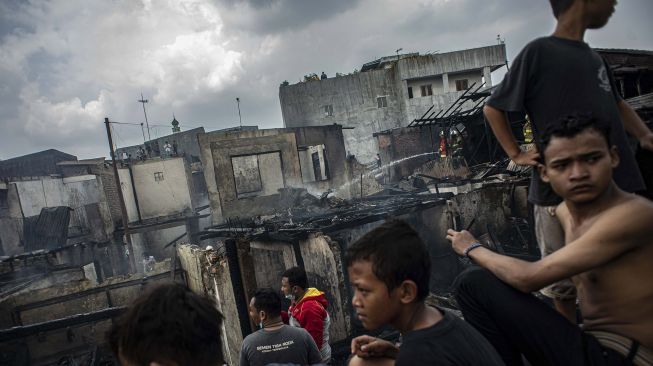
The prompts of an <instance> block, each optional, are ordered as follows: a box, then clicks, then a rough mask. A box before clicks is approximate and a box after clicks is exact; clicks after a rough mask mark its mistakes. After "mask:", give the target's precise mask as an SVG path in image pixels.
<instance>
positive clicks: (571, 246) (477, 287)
mask: <svg viewBox="0 0 653 366" xmlns="http://www.w3.org/2000/svg"><path fill="white" fill-rule="evenodd" d="M609 128H610V127H609V124H608V123H607V122H604V121H601V120H599V119H597V118H594V117H591V116H588V115H572V116H568V117H565V118H563V119H561V120H560V121H558V122H557V123H556V124H551V125H550V126H549V128H548V129H547V130H546V131H544V134H543V136H542V137H541V140H540V141H541V145H540V149H541V150H540V151H541V152H542V155H543V156H544V163H543V165H540V166H539V170H540V173H541V175H542V179H543V180H544V181H545V182H547V183H550V184H551V186H552V187H553V190H554V191H555V192H556V193H557V194H559V195H560V196H561V197H562V198H564V201H563V203H561V204H560V205H559V206H558V207H557V208H556V215H557V216H558V218H559V219H560V222H561V223H562V227H563V229H564V233H565V238H566V244H565V246H564V247H563V248H561V249H560V250H558V251H556V252H555V253H552V254H551V255H548V256H546V257H544V258H542V259H541V260H539V261H537V262H527V261H523V260H520V259H516V258H512V257H509V256H505V255H502V254H498V253H495V252H493V251H491V250H489V249H487V248H484V247H483V246H482V245H481V244H480V243H479V242H478V241H477V240H476V239H475V238H474V237H473V236H472V234H470V233H469V232H468V231H462V232H457V231H454V230H451V229H450V230H448V232H447V239H448V240H450V241H451V243H452V246H453V249H454V250H455V251H456V253H458V254H460V255H464V256H466V257H468V258H471V259H472V260H473V261H474V262H476V263H477V264H478V265H480V266H481V267H483V268H472V269H469V270H467V271H466V272H463V273H462V274H461V275H460V277H459V278H458V279H457V280H456V300H457V301H458V304H459V305H460V308H461V310H462V312H463V315H464V316H465V319H466V320H467V321H468V322H469V323H470V324H472V325H473V326H474V327H476V329H478V330H479V331H480V332H481V333H483V334H484V335H485V336H486V338H487V339H488V340H489V341H490V342H491V343H492V344H493V345H494V347H495V348H496V349H497V351H499V354H500V355H501V357H502V358H503V360H504V361H505V362H506V364H507V365H520V366H521V365H523V363H522V358H521V355H524V356H525V357H526V359H528V361H529V362H531V363H532V364H534V365H574V366H576V365H580V366H583V365H588V366H589V365H592V366H597V365H602V366H607V365H636V366H638V365H653V331H652V330H653V306H651V304H653V282H651V281H650V280H648V279H650V278H653V266H652V265H651V258H653V226H652V225H651V223H653V202H651V201H649V200H647V199H646V198H643V197H640V196H637V195H634V194H630V193H626V192H624V191H623V190H621V189H620V188H619V187H618V186H617V185H616V184H615V182H614V181H613V180H612V171H613V169H614V168H616V167H617V165H618V164H619V163H620V159H619V155H618V153H617V147H616V146H614V145H612V144H611V141H610V132H609ZM570 277H571V278H572V279H573V281H574V284H575V285H576V288H577V289H578V295H579V298H580V300H581V301H580V309H581V313H582V315H583V321H584V326H583V328H582V329H581V328H580V327H578V326H576V325H575V324H571V323H570V322H568V321H567V320H565V319H564V317H562V316H561V315H560V314H558V313H557V312H556V311H554V310H553V309H551V308H550V307H548V306H547V305H546V304H544V303H543V302H542V301H540V300H538V299H537V298H535V296H533V295H532V294H531V292H532V291H537V290H539V289H541V288H542V287H544V286H546V285H549V284H552V283H555V282H556V281H559V280H561V279H563V278H570Z"/></svg>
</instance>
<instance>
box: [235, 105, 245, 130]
mask: <svg viewBox="0 0 653 366" xmlns="http://www.w3.org/2000/svg"><path fill="white" fill-rule="evenodd" d="M236 104H238V120H239V121H240V128H241V129H242V128H243V119H242V117H241V116H240V98H236Z"/></svg>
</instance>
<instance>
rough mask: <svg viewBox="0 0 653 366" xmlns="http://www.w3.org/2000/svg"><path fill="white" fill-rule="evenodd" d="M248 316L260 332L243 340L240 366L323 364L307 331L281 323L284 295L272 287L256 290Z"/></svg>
mask: <svg viewBox="0 0 653 366" xmlns="http://www.w3.org/2000/svg"><path fill="white" fill-rule="evenodd" d="M249 317H250V318H251V319H252V321H253V322H254V323H256V324H258V326H259V328H260V329H259V330H258V331H256V332H254V333H252V334H250V335H248V336H247V337H245V339H244V340H243V348H242V349H241V351H240V363H239V365H240V366H264V365H268V364H271V363H281V364H293V365H294V364H297V365H308V364H317V363H319V362H320V352H319V351H318V350H317V346H316V345H315V342H314V341H313V338H311V336H310V335H309V334H308V332H306V330H304V329H301V328H296V327H291V326H288V325H286V324H284V323H283V321H282V320H281V296H279V293H278V292H276V291H274V290H273V289H271V288H263V289H258V290H256V291H255V292H254V296H252V300H251V301H250V303H249Z"/></svg>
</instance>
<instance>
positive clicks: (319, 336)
mask: <svg viewBox="0 0 653 366" xmlns="http://www.w3.org/2000/svg"><path fill="white" fill-rule="evenodd" d="M281 292H283V294H284V296H285V297H286V298H287V299H289V300H290V308H288V317H289V319H288V324H290V325H292V326H294V327H300V328H304V329H306V330H307V331H308V333H309V334H310V335H311V337H313V340H314V341H315V344H317V346H318V348H319V349H320V355H321V356H322V362H323V363H326V364H328V363H329V361H331V346H330V345H329V326H330V325H331V318H330V317H329V313H328V312H327V305H328V302H327V299H326V297H325V296H324V292H321V291H319V290H318V289H316V288H313V287H310V288H309V287H308V278H307V276H306V272H305V271H304V270H303V269H302V268H299V267H292V268H289V269H287V270H286V271H285V272H284V273H283V274H282V275H281Z"/></svg>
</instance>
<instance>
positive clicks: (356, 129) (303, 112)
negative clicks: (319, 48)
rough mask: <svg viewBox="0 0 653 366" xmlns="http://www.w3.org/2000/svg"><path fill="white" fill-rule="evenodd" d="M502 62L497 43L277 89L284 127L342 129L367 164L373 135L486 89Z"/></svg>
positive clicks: (405, 58) (381, 63)
mask: <svg viewBox="0 0 653 366" xmlns="http://www.w3.org/2000/svg"><path fill="white" fill-rule="evenodd" d="M505 64H506V51H505V45H504V44H498V45H494V46H487V47H480V48H474V49H468V50H462V51H455V52H448V53H435V54H426V55H419V54H407V55H397V56H389V57H384V58H380V59H378V60H376V61H372V62H369V63H367V64H365V65H363V67H362V68H361V71H360V72H355V73H353V74H349V75H343V76H336V77H334V78H327V79H322V80H309V81H305V82H300V83H298V84H293V85H281V86H280V88H279V99H280V103H281V112H282V115H283V121H284V126H285V127H302V126H322V125H329V124H333V123H338V124H341V125H343V126H345V127H351V128H353V129H352V130H346V131H345V146H346V149H347V151H350V152H351V153H353V154H355V155H356V156H357V158H358V159H359V160H360V161H363V162H370V161H372V160H373V158H374V156H375V154H376V153H377V150H376V145H375V144H374V141H373V138H372V134H373V133H375V132H380V131H385V130H389V129H392V128H396V127H405V126H407V125H408V124H409V123H410V122H411V121H413V120H415V119H417V118H419V117H420V116H421V115H422V114H424V112H425V111H426V110H427V109H428V108H430V107H432V106H433V105H435V106H436V109H440V108H444V106H447V105H450V104H451V103H453V102H454V101H455V100H456V99H457V98H458V97H459V96H460V95H461V94H462V93H463V92H464V91H465V90H467V89H468V88H470V87H472V86H473V85H476V86H478V85H485V86H486V87H490V86H491V85H492V80H491V75H490V74H491V72H492V71H494V70H496V69H498V68H500V67H502V66H505Z"/></svg>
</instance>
